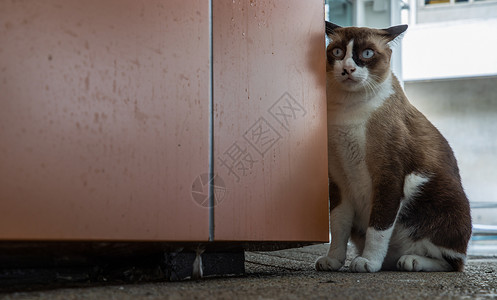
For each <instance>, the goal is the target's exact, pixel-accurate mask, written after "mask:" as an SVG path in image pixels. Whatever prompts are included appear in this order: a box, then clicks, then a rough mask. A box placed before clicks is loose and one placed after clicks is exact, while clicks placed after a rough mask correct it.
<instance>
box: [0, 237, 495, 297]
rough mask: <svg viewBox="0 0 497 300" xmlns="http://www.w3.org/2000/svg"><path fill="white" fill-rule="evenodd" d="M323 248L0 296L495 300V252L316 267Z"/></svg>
mask: <svg viewBox="0 0 497 300" xmlns="http://www.w3.org/2000/svg"><path fill="white" fill-rule="evenodd" d="M326 250H327V245H326V244H323V245H315V246H309V247H303V248H297V249H289V250H282V251H275V252H247V253H246V255H245V260H246V273H247V275H246V276H243V277H235V278H233V277H232V278H229V277H228V278H204V279H202V280H198V281H183V282H160V283H147V284H130V285H108V286H96V287H84V288H64V289H56V290H47V291H36V292H18V293H10V294H3V295H0V299H64V300H65V299H361V300H362V299H497V257H485V258H484V257H472V258H470V259H469V260H468V263H467V266H466V270H465V272H463V273H401V272H380V273H376V274H354V273H349V272H348V270H347V269H345V270H344V271H342V272H336V273H329V272H316V271H314V269H313V262H314V260H315V259H316V258H317V257H318V256H319V255H322V254H323V253H326ZM352 256H353V254H352V253H350V255H349V260H350V258H352Z"/></svg>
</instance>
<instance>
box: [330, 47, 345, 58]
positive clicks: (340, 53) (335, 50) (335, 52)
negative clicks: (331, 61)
mask: <svg viewBox="0 0 497 300" xmlns="http://www.w3.org/2000/svg"><path fill="white" fill-rule="evenodd" d="M331 53H332V54H333V56H334V57H336V58H342V56H343V50H342V49H340V48H333V50H331Z"/></svg>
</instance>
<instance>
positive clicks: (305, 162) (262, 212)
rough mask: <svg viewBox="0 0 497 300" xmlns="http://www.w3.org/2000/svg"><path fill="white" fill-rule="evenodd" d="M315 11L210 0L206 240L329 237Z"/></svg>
mask: <svg viewBox="0 0 497 300" xmlns="http://www.w3.org/2000/svg"><path fill="white" fill-rule="evenodd" d="M323 16H324V12H323V3H322V1H297V0H295V1H283V0H281V1H255V0H254V1H231V0H216V1H213V45H214V50H213V61H214V147H215V151H214V159H215V164H214V166H215V172H216V174H217V175H218V180H217V181H216V183H215V185H216V186H217V187H218V189H219V190H220V191H224V193H219V194H218V197H217V198H216V201H217V202H216V206H215V240H261V241H263V240H273V241H327V240H328V204H327V203H328V201H327V194H328V191H327V154H326V99H325V61H324V59H325V53H324V50H325V41H324V21H323V18H324V17H323ZM221 180H222V181H221ZM223 188H226V189H225V190H224V189H223Z"/></svg>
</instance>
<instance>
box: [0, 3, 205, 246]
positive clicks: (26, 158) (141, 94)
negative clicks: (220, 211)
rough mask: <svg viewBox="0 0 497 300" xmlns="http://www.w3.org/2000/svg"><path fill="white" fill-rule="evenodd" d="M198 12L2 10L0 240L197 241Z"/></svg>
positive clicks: (201, 13)
mask: <svg viewBox="0 0 497 300" xmlns="http://www.w3.org/2000/svg"><path fill="white" fill-rule="evenodd" d="M208 11H209V7H208V2H207V1H200V0H188V1H184V0H181V1H180V0H177V1H159V0H155V1H152V0H150V1H136V0H106V1H98V0H89V1H78V0H43V1H41V0H40V1H1V2H0V20H1V21H0V239H96V240H98V239H106V240H109V239H110V240H207V238H208V210H207V209H205V208H204V207H201V206H200V205H198V204H197V203H195V202H194V201H193V200H192V197H191V188H192V182H193V181H194V179H195V178H196V177H197V176H198V175H200V174H202V173H205V172H207V170H208V151H209V148H208V134H209V133H208V122H209V120H208V116H209V114H208V103H209V101H208V95H209V86H208V84H209V80H208V78H209V32H208V28H209V27H208V24H209V23H208V18H209V16H208Z"/></svg>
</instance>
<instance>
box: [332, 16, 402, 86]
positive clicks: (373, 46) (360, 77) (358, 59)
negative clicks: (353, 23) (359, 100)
mask: <svg viewBox="0 0 497 300" xmlns="http://www.w3.org/2000/svg"><path fill="white" fill-rule="evenodd" d="M406 29H407V25H399V26H393V27H390V28H387V29H373V28H358V27H340V26H338V25H335V24H333V23H330V22H326V34H327V35H328V37H329V38H330V40H331V42H330V44H329V45H328V48H327V50H326V55H327V66H326V72H327V73H328V80H332V81H333V83H334V86H336V87H338V88H340V89H342V90H345V91H349V92H358V91H363V90H364V91H367V90H371V88H374V87H376V86H378V85H379V84H381V83H382V82H383V81H385V80H386V79H387V78H388V76H389V75H390V57H391V55H392V50H391V45H392V43H395V42H396V41H398V40H399V39H400V38H402V33H403V32H404V31H406Z"/></svg>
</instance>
